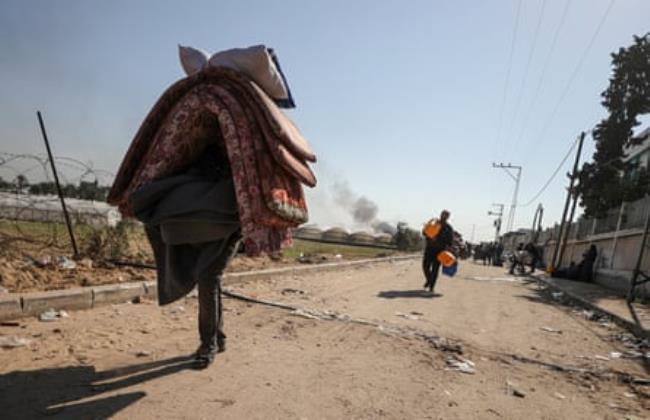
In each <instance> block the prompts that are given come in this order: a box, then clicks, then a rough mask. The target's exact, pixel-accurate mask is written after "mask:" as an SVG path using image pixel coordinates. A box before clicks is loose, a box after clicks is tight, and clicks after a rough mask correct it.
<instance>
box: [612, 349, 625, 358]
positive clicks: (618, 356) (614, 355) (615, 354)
mask: <svg viewBox="0 0 650 420" xmlns="http://www.w3.org/2000/svg"><path fill="white" fill-rule="evenodd" d="M621 356H623V353H620V352H617V351H613V352H611V353H609V358H610V359H620V358H621Z"/></svg>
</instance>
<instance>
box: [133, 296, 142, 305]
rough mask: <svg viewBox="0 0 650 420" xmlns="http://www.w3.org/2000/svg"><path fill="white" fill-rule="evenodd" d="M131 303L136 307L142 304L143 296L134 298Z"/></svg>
mask: <svg viewBox="0 0 650 420" xmlns="http://www.w3.org/2000/svg"><path fill="white" fill-rule="evenodd" d="M131 303H133V304H136V305H137V304H140V303H142V296H136V297H134V298H133V299H131Z"/></svg>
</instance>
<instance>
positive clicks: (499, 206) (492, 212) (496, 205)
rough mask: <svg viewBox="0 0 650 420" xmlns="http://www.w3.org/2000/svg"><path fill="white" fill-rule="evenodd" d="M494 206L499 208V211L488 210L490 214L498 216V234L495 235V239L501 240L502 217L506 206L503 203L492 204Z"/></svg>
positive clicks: (496, 222)
mask: <svg viewBox="0 0 650 420" xmlns="http://www.w3.org/2000/svg"><path fill="white" fill-rule="evenodd" d="M492 206H494V207H497V208H498V209H499V210H498V211H488V216H496V217H497V218H496V219H495V220H494V227H495V230H496V234H495V235H494V240H495V241H496V242H499V234H500V233H501V217H502V216H503V208H504V207H505V206H504V205H503V204H494V203H493V204H492Z"/></svg>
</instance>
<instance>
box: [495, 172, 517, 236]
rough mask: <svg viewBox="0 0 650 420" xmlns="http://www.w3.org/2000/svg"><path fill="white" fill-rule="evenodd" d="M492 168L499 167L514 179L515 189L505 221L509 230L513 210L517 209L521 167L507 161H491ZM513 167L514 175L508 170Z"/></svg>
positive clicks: (513, 217) (512, 219) (513, 219)
mask: <svg viewBox="0 0 650 420" xmlns="http://www.w3.org/2000/svg"><path fill="white" fill-rule="evenodd" d="M492 167H493V168H501V169H503V170H504V171H506V173H507V174H508V175H509V176H510V178H512V180H513V181H515V191H514V193H513V195H512V204H510V212H508V221H507V222H506V230H508V232H510V231H511V230H512V227H513V224H514V223H515V210H516V209H517V196H518V195H519V181H521V170H522V167H521V166H519V165H512V164H510V163H508V164H507V165H505V164H503V163H499V164H498V165H497V164H496V163H492ZM511 169H514V170H515V171H516V173H517V174H516V175H515V174H513V173H512V172H511V171H510V170H511Z"/></svg>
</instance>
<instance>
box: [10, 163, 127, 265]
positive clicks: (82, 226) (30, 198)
mask: <svg viewBox="0 0 650 420" xmlns="http://www.w3.org/2000/svg"><path fill="white" fill-rule="evenodd" d="M54 163H55V165H56V167H57V172H58V176H59V180H60V182H61V188H62V191H63V195H64V197H65V202H66V207H67V209H68V213H69V216H70V221H71V225H72V231H73V233H74V235H75V239H76V241H77V243H78V244H79V250H80V254H81V255H82V256H88V257H91V258H111V257H117V256H118V255H117V254H119V253H122V252H124V248H125V243H124V242H123V241H124V239H125V235H127V233H128V232H127V231H128V230H129V229H131V228H132V223H127V222H124V221H123V220H122V219H121V217H120V214H119V212H118V210H117V209H116V208H115V207H113V206H110V205H108V204H107V203H106V202H105V198H106V194H107V193H108V189H109V187H110V185H111V184H112V181H113V179H114V177H115V174H114V173H112V172H111V171H107V170H104V169H100V168H96V167H94V165H93V164H92V162H83V161H81V160H79V159H75V158H72V157H66V156H56V157H54ZM42 252H49V253H52V252H56V253H60V254H63V255H65V254H70V253H72V244H71V239H70V236H69V234H68V232H67V230H66V225H65V218H64V213H63V209H62V207H61V203H60V201H59V197H58V195H57V189H56V185H55V183H54V178H53V176H52V171H51V167H50V162H49V159H48V157H47V155H45V154H43V155H39V154H29V153H10V152H2V151H0V253H3V254H6V253H14V254H16V253H17V254H19V255H20V254H23V255H27V256H31V255H34V254H36V255H38V254H40V253H42Z"/></svg>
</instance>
